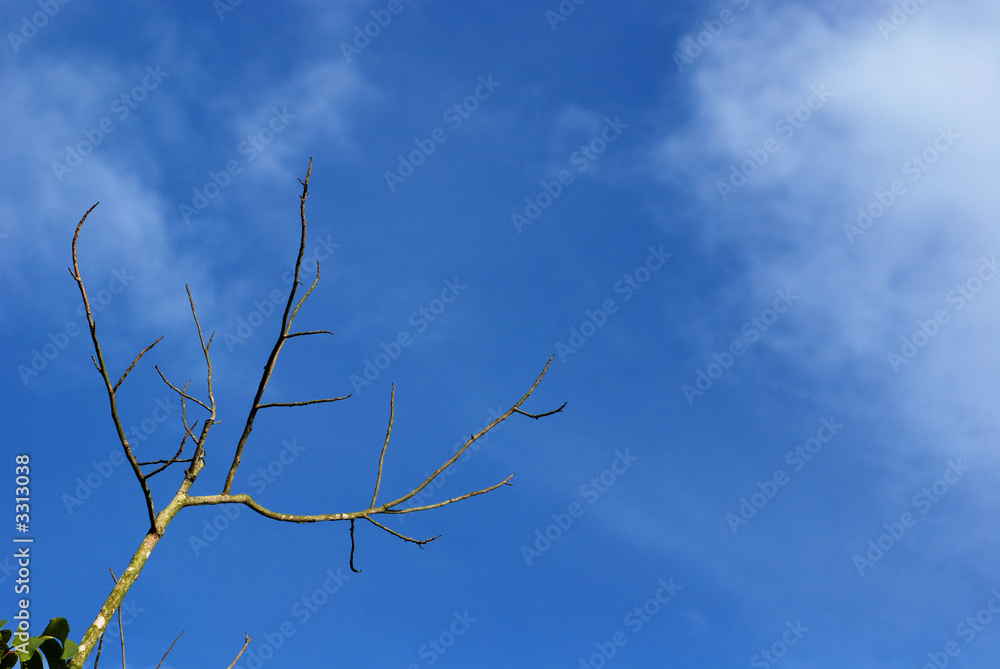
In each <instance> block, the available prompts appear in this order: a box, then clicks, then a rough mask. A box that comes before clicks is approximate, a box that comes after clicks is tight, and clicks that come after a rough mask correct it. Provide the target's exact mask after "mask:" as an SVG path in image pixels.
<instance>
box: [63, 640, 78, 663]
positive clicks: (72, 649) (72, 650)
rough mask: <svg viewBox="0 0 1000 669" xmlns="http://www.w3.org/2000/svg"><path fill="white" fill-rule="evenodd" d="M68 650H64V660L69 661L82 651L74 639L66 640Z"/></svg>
mask: <svg viewBox="0 0 1000 669" xmlns="http://www.w3.org/2000/svg"><path fill="white" fill-rule="evenodd" d="M65 646H66V648H65V649H64V650H63V654H62V659H64V660H68V659H70V658H71V657H73V656H74V655H76V654H77V652H78V651H79V650H80V646H78V645H77V643H76V642H75V641H73V640H72V639H66V643H65Z"/></svg>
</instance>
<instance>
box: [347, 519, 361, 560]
mask: <svg viewBox="0 0 1000 669" xmlns="http://www.w3.org/2000/svg"><path fill="white" fill-rule="evenodd" d="M350 564H351V571H353V572H354V573H355V574H360V573H361V570H360V569H355V568H354V518H351V559H350Z"/></svg>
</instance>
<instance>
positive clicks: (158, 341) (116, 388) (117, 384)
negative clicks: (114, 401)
mask: <svg viewBox="0 0 1000 669" xmlns="http://www.w3.org/2000/svg"><path fill="white" fill-rule="evenodd" d="M162 340H163V337H160V338H159V339H157V340H156V341H154V342H153V343H152V344H150V345H149V346H147V347H146V348H144V349H142V352H141V353H139V355H137V356H135V360H133V361H132V364H131V365H129V366H128V369H126V370H125V373H124V374H122V377H121V378H120V379H118V383H116V384H115V387H114V388H112V389H111V390H112V392H118V386H120V385H121V384H122V381H124V380H125V377H126V376H128V374H129V372H131V371H132V368H133V367H135V364H136V363H137V362H139V358H141V357H142V356H144V355H146V351H148V350H149V349H151V348H153V347H154V346H156V345H157V344H159V343H160V342H161V341H162Z"/></svg>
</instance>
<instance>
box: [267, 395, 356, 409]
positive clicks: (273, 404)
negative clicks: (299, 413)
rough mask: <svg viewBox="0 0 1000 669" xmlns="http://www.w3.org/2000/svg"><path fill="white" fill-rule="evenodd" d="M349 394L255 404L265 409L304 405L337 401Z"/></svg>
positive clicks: (344, 398)
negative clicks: (317, 398)
mask: <svg viewBox="0 0 1000 669" xmlns="http://www.w3.org/2000/svg"><path fill="white" fill-rule="evenodd" d="M349 397H350V395H344V396H343V397H328V398H326V399H322V400H307V401H305V402H270V403H268V404H260V405H258V406H257V408H258V409H267V408H268V407H304V406H306V405H307V404H322V403H323V402H339V401H340V400H346V399H347V398H349Z"/></svg>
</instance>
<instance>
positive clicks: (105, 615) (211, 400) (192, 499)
mask: <svg viewBox="0 0 1000 669" xmlns="http://www.w3.org/2000/svg"><path fill="white" fill-rule="evenodd" d="M311 174H312V160H311V159H310V161H309V169H308V170H307V171H306V175H305V179H304V180H303V179H300V180H299V182H300V183H301V184H302V193H301V196H300V241H299V249H298V254H297V256H296V261H295V271H294V278H293V280H292V287H291V289H290V290H289V294H288V300H287V302H286V304H285V309H284V312H283V314H282V320H281V330H280V332H279V333H278V336H277V338H276V340H275V342H274V345H273V347H272V349H271V352H270V354H269V356H268V359H267V361H266V363H265V365H264V368H263V372H262V373H261V376H260V380H259V382H258V386H257V390H256V393H255V396H254V399H253V402H252V404H251V406H250V410H249V413H248V414H247V418H246V423H245V425H244V428H243V431H242V433H241V436H240V438H239V441H238V443H237V444H236V448H235V453H234V456H233V461H232V464H231V466H230V468H229V471H228V473H227V476H226V481H225V484H224V486H223V490H222V493H221V494H218V495H203V496H192V495H190V494H189V493H190V490H191V487H192V486H193V485H194V483H195V480H196V479H197V478H198V475H199V473H200V472H201V471H202V469H203V468H204V466H205V457H204V454H205V444H206V441H207V437H208V432H209V431H210V429H211V427H212V426H213V425H214V424H215V423H216V422H218V421H216V403H215V396H214V389H213V366H212V360H211V355H210V349H211V345H212V341H213V339H214V334H212V335H210V336H209V338H208V340H207V341H206V339H205V336H204V332H203V330H202V327H201V322H200V319H199V317H198V313H197V310H196V308H195V303H194V298H193V295H192V293H191V289H190V287H189V286H186V287H185V288H186V291H187V295H188V301H189V303H190V306H191V315H192V316H193V318H194V321H195V325H196V327H197V330H198V339H199V343H200V345H201V349H202V353H203V355H204V357H205V364H206V368H207V373H206V376H207V393H208V397H207V401H202V400H199V399H197V398H196V397H194V396H193V395H192V394H189V392H188V387H189V385H190V382H188V383H185V384H184V387H183V388H178V387H177V386H175V385H174V384H172V383H171V382H170V381H169V380H168V379H167V377H166V375H165V374H164V373H163V372H162V371H161V369H160V368H159V367H158V366H156V365H154V368H155V369H156V372H157V374H158V375H159V376H160V378H161V379H162V380H163V382H164V383H166V384H167V386H169V387H170V388H171V389H172V390H173V391H174V392H176V393H177V394H178V395H179V396H180V397H181V408H182V410H181V422H182V424H183V427H184V434H183V436H182V438H181V443H180V446H179V448H178V450H177V452H176V453H175V454H174V456H173V457H171V458H170V459H167V460H164V459H157V460H149V461H146V462H141V463H140V462H138V461H137V459H136V458H135V456H134V454H133V453H132V450H131V446H130V444H129V442H128V440H127V439H126V436H125V431H124V427H123V425H122V421H121V419H120V416H119V413H118V406H117V400H116V393H117V391H118V389H119V387H121V385H122V384H123V383H124V381H125V379H126V378H127V377H128V375H129V374H130V373H131V372H132V370H133V369H134V368H135V367H136V366H137V364H138V362H139V361H140V360H141V358H142V357H143V355H145V354H146V353H147V352H149V351H150V350H151V349H152V348H153V347H154V346H156V344H158V343H159V342H160V341H161V340H162V338H160V339H157V340H156V341H155V342H153V343H152V344H150V345H149V346H148V347H146V348H145V349H144V350H143V351H141V352H140V353H139V355H137V356H136V357H135V359H134V360H133V361H132V364H130V365H129V366H128V368H127V369H126V370H125V372H124V373H123V374H122V375H121V377H120V378H119V379H118V382H117V383H115V384H114V385H112V383H111V378H110V376H109V373H108V369H107V365H106V363H105V360H104V356H103V352H102V350H101V347H100V343H99V341H98V337H97V328H96V325H95V323H94V319H93V314H92V312H91V309H90V303H89V300H88V296H87V291H86V289H85V287H84V283H83V278H82V275H81V273H80V267H79V262H78V260H77V241H78V239H79V235H80V231H81V229H82V227H83V224H84V222H85V221H86V219H87V216H89V214H90V213H91V212H92V211H93V210H94V207H96V206H97V205H96V204H95V205H94V206H93V207H91V208H90V209H89V210H88V211H87V212H86V214H84V216H83V218H82V219H81V220H80V222H79V223H78V225H77V227H76V232H75V234H74V235H73V248H72V250H73V267H72V269H70V274H71V275H72V276H73V278H74V279H75V280H76V282H77V284H78V286H79V288H80V293H81V295H82V297H83V302H84V309H85V312H86V315H87V321H88V324H89V326H90V332H91V339H92V340H93V344H94V352H95V353H96V357H95V356H92V357H91V359H92V360H93V362H94V366H95V368H96V369H97V371H98V372H99V373H100V375H101V377H102V379H103V380H104V384H105V389H106V391H107V395H108V400H109V403H110V408H111V417H112V420H113V422H114V425H115V428H116V430H117V431H118V435H119V439H120V441H121V443H122V447H123V449H124V450H125V454H126V457H127V458H128V460H129V463H130V465H131V466H132V469H133V472H134V473H135V475H136V478H137V480H138V481H139V483H140V486H141V488H142V490H143V493H144V496H145V500H146V508H147V512H148V514H149V517H150V529H149V531H148V532H147V534H146V536H145V537H144V538H143V540H142V542H141V543H140V545H139V547H138V548H137V550H136V551H135V553H134V554H133V556H132V559H131V561H130V563H129V565H128V568H127V569H125V571H124V572H122V577H121V579H118V578H115V585H114V587H113V588H112V590H111V592H110V593H109V595H108V597H107V599H106V600H105V602H104V604H103V606H102V607H101V610H100V613H99V614H98V616H97V618H96V619H95V620H94V622H93V624H91V626H90V627H89V628H88V629H87V631H86V632H85V633H84V636H83V639H82V640H81V642H80V644H79V651H78V653H77V654H76V655H74V657H73V658H71V660H70V662H69V666H70V667H71V668H72V669H83V665H84V663H85V662H86V660H87V657H88V655H89V654H90V653H91V651H93V649H94V648H95V646H96V647H97V648H98V654H97V657H98V658H99V657H100V649H101V648H102V647H103V640H104V634H105V632H106V631H107V627H108V626H109V623H111V622H112V621H113V617H114V615H115V614H116V613H117V614H118V616H119V618H118V621H119V629H120V630H121V628H122V620H121V604H122V601H123V600H124V597H125V595H126V593H127V592H128V590H129V589H130V588H131V587H132V585H133V584H134V583H135V581H136V579H137V578H138V576H139V573H140V572H141V571H142V569H143V568H144V566H145V564H146V562H147V561H148V559H149V556H150V554H151V553H152V551H153V549H154V548H155V547H156V545H157V544H158V543H159V540H160V539H161V538H162V536H163V533H164V531H165V529H166V527H167V526H168V525H169V524H170V523H171V522H172V521H173V519H174V517H175V516H176V515H177V513H179V512H180V510H181V509H183V508H184V507H188V506H208V505H216V504H242V505H244V506H247V507H248V508H250V509H251V510H253V511H255V512H256V513H258V514H260V515H262V516H264V517H267V518H271V519H274V520H278V521H283V522H293V523H316V522H326V521H331V522H332V521H339V520H347V521H349V523H350V539H351V554H350V560H349V563H350V567H351V570H352V571H354V572H360V570H359V569H357V568H356V567H355V565H354V557H355V552H356V548H357V544H356V542H355V534H354V530H355V521H356V520H358V519H361V518H363V519H365V520H367V521H368V522H370V523H372V524H373V525H375V526H377V527H379V528H381V529H382V530H384V531H386V532H388V533H389V534H391V535H393V536H395V537H397V538H399V539H402V540H403V541H405V542H409V543H414V544H416V545H418V546H420V547H423V546H424V545H425V544H427V543H429V542H430V541H433V540H435V539H437V538H438V537H431V538H429V539H416V538H414V537H409V536H406V535H404V534H401V533H400V532H397V531H396V530H393V529H391V528H389V527H387V526H386V525H384V524H383V523H381V522H379V521H378V520H376V519H375V516H378V515H391V514H403V513H415V512H418V511H425V510H429V509H435V508H439V507H442V506H446V505H448V504H454V503H455V502H460V501H462V500H465V499H468V498H470V497H475V496H478V495H483V494H486V493H488V492H492V491H493V490H496V489H497V488H499V487H501V486H504V485H510V480H511V478H512V477H513V474H511V476H508V477H507V478H506V479H504V480H503V481H501V482H500V483H497V484H495V485H492V486H489V487H486V488H483V489H480V490H474V491H472V492H468V493H465V494H462V495H459V496H457V497H453V498H451V499H447V500H444V501H441V502H436V503H433V504H426V505H422V506H411V507H407V508H400V505H402V504H404V503H406V502H407V501H409V500H410V499H412V498H413V497H414V496H416V495H417V494H419V493H420V491H421V490H423V489H424V488H425V487H427V486H428V485H430V483H431V482H432V481H434V479H435V478H437V477H438V476H440V475H441V474H442V473H443V472H445V470H447V469H448V468H449V467H451V466H453V465H454V464H455V463H456V462H457V461H458V459H459V458H460V457H461V456H462V455H463V453H464V452H465V451H466V450H467V449H468V448H469V446H471V445H472V444H473V443H475V442H476V441H477V440H478V439H481V438H482V437H483V436H484V435H486V434H487V433H488V432H489V431H490V430H492V429H494V428H495V427H496V426H497V425H499V424H500V423H502V422H503V421H504V420H507V419H508V418H510V417H511V416H512V415H514V414H515V413H517V414H522V415H525V416H528V417H529V418H534V419H536V420H537V419H540V418H543V417H545V416H551V415H552V414H555V413H559V412H561V411H562V410H563V408H564V407H565V406H566V405H565V404H563V405H562V406H561V407H559V408H558V409H555V410H554V411H548V412H545V413H539V414H532V413H528V412H527V411H524V410H522V409H521V406H522V405H523V404H524V403H525V402H526V401H527V399H528V398H529V397H530V396H531V395H532V393H533V392H534V391H535V389H536V388H537V387H538V385H539V383H540V382H541V380H542V378H543V377H544V376H545V374H546V372H547V371H548V368H549V366H550V365H551V363H552V360H553V358H549V360H548V361H547V362H546V363H545V367H544V369H543V370H542V372H541V374H540V375H539V376H538V378H537V379H536V380H535V382H534V383H533V384H532V386H531V387H530V388H529V389H528V391H527V392H526V393H525V394H524V396H522V397H521V398H520V399H519V400H518V401H517V402H516V403H514V405H513V406H512V407H511V408H510V409H509V410H508V411H507V412H506V413H504V414H503V415H501V416H498V417H497V418H496V419H495V420H493V421H492V422H491V423H490V424H489V425H487V426H485V427H484V428H483V429H482V430H480V431H479V432H478V433H476V434H473V435H471V436H470V437H469V440H468V441H466V442H465V444H464V445H463V446H462V447H461V448H460V449H459V450H458V451H457V452H456V453H455V454H454V455H452V456H451V457H450V458H449V459H447V460H445V461H444V463H443V464H442V465H441V466H439V467H438V468H437V469H436V470H435V471H434V472H433V473H431V474H430V475H428V476H427V477H426V478H425V479H424V480H423V481H422V482H421V483H420V484H419V485H417V486H415V487H414V488H413V489H412V490H410V491H409V492H408V493H406V494H405V495H403V496H401V497H399V498H397V499H395V500H393V501H391V502H388V503H383V504H378V498H379V493H380V491H381V483H382V476H383V474H384V471H385V469H384V467H385V457H386V453H387V452H388V447H389V441H390V439H391V436H392V430H393V424H394V422H395V397H396V388H395V385H393V386H392V392H391V394H390V398H389V424H388V427H387V428H386V435H385V441H384V442H383V444H382V450H381V452H380V454H379V463H378V471H377V473H376V478H375V486H374V487H375V489H374V492H373V494H372V499H371V503H370V504H369V505H368V507H367V508H364V509H361V510H359V511H353V512H349V513H325V514H312V515H300V514H288V513H280V512H277V511H273V510H271V509H268V508H266V507H264V506H262V505H261V504H259V503H258V502H257V501H256V500H254V499H253V497H251V496H250V495H248V494H231V492H230V491H231V489H232V485H233V480H234V477H235V474H236V471H237V469H238V468H239V465H240V462H241V458H242V454H243V449H244V447H245V446H246V443H247V440H248V438H249V436H250V433H251V432H252V431H253V427H254V420H255V418H256V416H257V412H258V411H260V410H261V409H266V408H271V407H294V406H308V405H310V404H322V403H329V402H338V401H340V400H345V399H347V398H349V397H351V395H346V396H343V397H330V398H321V399H313V400H306V401H301V402H268V403H265V402H263V401H262V398H263V396H264V392H265V390H266V388H267V384H268V382H269V381H270V378H271V376H272V375H273V373H274V370H275V366H276V364H277V359H278V355H279V354H280V352H281V348H282V346H283V345H284V343H285V342H286V341H287V340H288V339H291V338H293V337H304V336H310V335H317V334H333V332H331V331H329V330H307V331H299V332H292V331H291V328H292V324H293V322H294V320H295V318H296V316H297V315H298V312H299V309H300V308H301V307H302V306H303V304H304V303H305V301H306V300H307V299H308V298H309V297H310V295H311V294H312V291H313V290H314V289H315V288H316V286H317V285H318V283H319V278H320V268H319V264H318V263H317V268H316V277H315V278H314V280H313V282H312V285H311V286H310V287H309V288H308V290H306V291H305V293H304V294H303V295H302V296H301V298H298V299H297V295H298V290H299V286H301V285H302V283H301V282H300V280H299V278H300V272H301V268H302V263H303V258H304V254H305V246H306V228H307V226H306V214H305V205H306V199H307V197H308V194H309V178H310V176H311ZM553 357H554V356H553ZM188 400H190V401H191V402H193V403H195V404H197V405H199V406H201V407H202V408H203V409H205V410H206V411H208V413H209V416H208V417H207V418H205V419H204V420H203V421H202V427H201V430H200V432H199V434H198V435H197V436H196V435H195V433H194V430H195V429H197V425H198V422H199V421H197V420H196V421H194V423H193V424H190V425H189V424H188V421H187V401H188ZM189 437H190V438H191V440H192V441H193V442H194V444H195V451H194V454H193V455H192V456H191V457H188V458H184V459H181V455H182V454H183V453H184V450H185V447H186V444H187V439H188V438H189ZM178 462H185V463H190V466H189V467H188V468H187V469H186V470H185V472H184V478H183V480H182V481H181V482H180V485H179V486H178V489H177V492H176V493H175V494H174V496H173V498H172V499H171V500H170V502H169V503H168V504H167V505H166V506H165V507H164V508H163V509H162V510H161V511H159V513H157V512H156V511H155V508H154V506H153V500H152V495H151V493H150V491H149V486H148V484H147V480H148V479H149V478H150V477H151V476H153V475H155V474H158V473H160V472H162V471H164V470H165V469H167V468H168V467H170V466H171V465H173V464H175V463H178ZM148 465H159V467H157V468H156V469H154V470H153V471H151V472H149V473H148V474H143V472H142V470H141V469H140V467H143V466H148ZM439 536H440V535H439ZM112 576H113V577H114V573H113V572H112ZM182 634H183V632H182ZM179 638H180V635H178V636H177V638H175V639H174V643H172V644H171V645H170V648H168V649H167V652H166V653H165V654H164V655H163V659H161V660H160V665H158V666H162V665H163V663H164V661H165V659H166V657H167V655H168V654H169V653H170V651H171V649H172V648H173V647H174V644H176V642H177V640H178V639H179ZM245 639H246V641H245V643H244V644H243V648H242V649H241V650H240V652H239V653H238V654H237V656H236V659H235V660H233V663H232V664H231V665H230V667H229V669H232V668H233V667H234V666H235V665H236V662H237V661H238V660H239V658H240V657H241V656H242V655H243V653H244V651H245V650H246V648H247V647H248V645H249V643H250V642H251V641H252V639H251V637H250V636H249V635H245ZM122 653H123V662H124V635H122ZM95 669H96V663H95Z"/></svg>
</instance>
